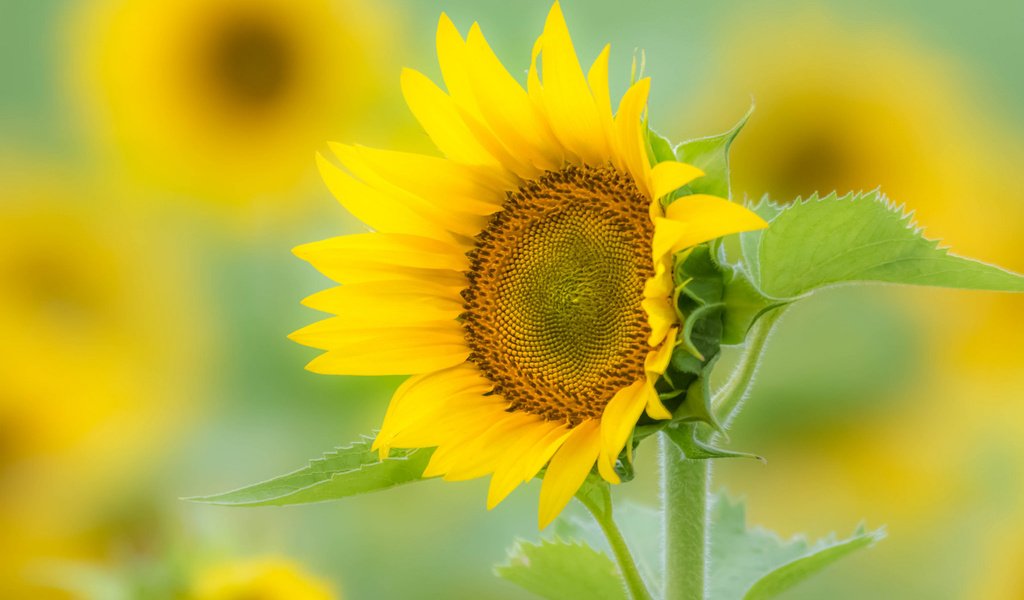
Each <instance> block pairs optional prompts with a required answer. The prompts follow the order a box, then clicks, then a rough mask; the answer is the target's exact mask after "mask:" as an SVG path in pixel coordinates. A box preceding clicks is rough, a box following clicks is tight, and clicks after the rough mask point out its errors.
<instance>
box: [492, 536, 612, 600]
mask: <svg viewBox="0 0 1024 600" xmlns="http://www.w3.org/2000/svg"><path fill="white" fill-rule="evenodd" d="M494 571H495V573H496V574H497V575H498V576H499V577H501V578H502V579H505V580H506V581H510V582H512V583H514V584H516V585H518V586H520V587H522V588H524V589H526V590H527V591H529V592H532V593H534V594H536V595H538V596H540V597H541V598H549V599H550V600H564V599H565V598H588V599H593V600H628V596H627V595H626V586H625V583H624V582H623V580H622V576H621V575H619V571H618V568H616V566H615V563H614V562H613V561H612V559H611V558H610V557H609V556H608V555H607V554H605V553H603V552H598V551H597V550H594V549H593V548H591V547H590V546H588V545H586V544H584V543H582V542H570V541H563V540H560V539H553V540H543V541H541V542H540V543H539V544H533V543H530V542H524V541H519V542H518V543H517V544H516V546H515V547H514V548H513V549H512V551H511V552H510V555H509V561H508V563H507V564H504V565H500V566H498V567H496V568H495V570H494Z"/></svg>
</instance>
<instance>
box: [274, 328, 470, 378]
mask: <svg viewBox="0 0 1024 600" xmlns="http://www.w3.org/2000/svg"><path fill="white" fill-rule="evenodd" d="M429 335H437V336H438V337H437V340H438V342H439V343H440V342H453V343H454V342H458V341H459V339H460V336H462V338H463V339H464V335H465V334H464V333H463V330H462V326H461V325H459V323H458V322H456V321H432V322H429V323H417V324H415V325H391V324H387V325H384V326H382V327H368V326H366V325H364V324H363V323H360V322H359V321H358V320H356V319H352V318H349V317H331V318H329V319H324V320H322V321H317V322H316V323H312V324H310V325H306V326H305V327H303V328H301V329H299V330H298V331H295V332H293V333H291V334H290V335H289V336H288V338H289V339H291V340H292V341H294V342H298V343H299V344H302V345H304V346H311V347H313V348H320V349H321V350H334V349H335V348H338V347H346V348H347V347H352V346H356V345H359V344H364V345H367V346H374V345H379V344H381V343H382V342H381V341H380V340H386V339H388V338H391V337H402V338H403V339H414V338H417V337H418V336H429ZM400 374H401V373H400Z"/></svg>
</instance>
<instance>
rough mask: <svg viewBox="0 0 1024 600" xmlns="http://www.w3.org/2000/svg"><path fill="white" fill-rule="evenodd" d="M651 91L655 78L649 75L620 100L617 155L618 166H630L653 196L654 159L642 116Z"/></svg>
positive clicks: (644, 187)
mask: <svg viewBox="0 0 1024 600" xmlns="http://www.w3.org/2000/svg"><path fill="white" fill-rule="evenodd" d="M650 91H651V80H650V79H648V78H646V77H645V78H643V79H641V80H640V81H637V82H636V83H634V84H633V85H632V86H631V87H630V88H629V89H628V90H626V93H625V94H623V96H622V100H621V101H619V111H618V113H616V115H615V143H616V152H615V157H616V159H617V163H616V166H618V167H619V168H624V169H627V170H628V171H629V172H630V173H631V174H632V175H633V180H634V181H635V182H636V185H637V187H638V188H639V189H640V191H641V192H643V193H644V194H645V195H647V196H648V197H653V196H652V190H651V186H650V173H651V163H650V160H648V158H647V142H646V141H645V138H644V132H643V122H642V120H641V119H642V116H643V112H644V109H645V108H646V106H647V96H648V94H649V93H650Z"/></svg>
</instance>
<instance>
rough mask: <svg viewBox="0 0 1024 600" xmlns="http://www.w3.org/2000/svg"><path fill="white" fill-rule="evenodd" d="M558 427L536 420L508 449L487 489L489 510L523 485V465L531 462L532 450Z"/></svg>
mask: <svg viewBox="0 0 1024 600" xmlns="http://www.w3.org/2000/svg"><path fill="white" fill-rule="evenodd" d="M557 427H558V426H557V424H555V423H552V422H550V421H544V420H542V419H535V420H534V423H533V426H532V427H530V428H529V429H528V430H526V431H525V432H524V433H523V435H521V436H519V439H518V440H516V442H515V443H514V444H513V445H512V446H510V447H509V448H508V450H507V452H506V453H505V455H504V456H503V457H502V458H501V460H500V461H499V462H498V465H497V467H496V468H495V469H494V474H493V475H491V483H490V485H489V486H488V488H487V510H492V509H493V508H494V507H495V506H497V505H498V504H500V503H501V501H502V500H504V499H505V498H506V497H508V495H509V494H511V493H512V490H514V489H516V487H518V486H519V484H520V483H522V479H523V478H522V465H523V464H524V463H525V462H527V461H528V460H529V458H530V454H529V452H530V450H532V449H533V448H534V447H535V446H537V445H538V444H540V443H541V442H543V441H544V440H545V439H547V438H548V437H549V436H550V435H551V434H552V433H554V431H555V430H556V429H557Z"/></svg>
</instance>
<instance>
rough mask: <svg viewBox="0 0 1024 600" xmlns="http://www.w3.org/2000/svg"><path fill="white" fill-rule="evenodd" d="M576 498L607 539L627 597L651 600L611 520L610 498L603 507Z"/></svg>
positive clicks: (581, 498)
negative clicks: (623, 581) (592, 516)
mask: <svg viewBox="0 0 1024 600" xmlns="http://www.w3.org/2000/svg"><path fill="white" fill-rule="evenodd" d="M577 498H579V499H580V501H581V502H583V505H584V506H586V507H587V510H589V511H590V514H592V515H594V520H595V521H597V524H598V525H599V526H600V527H601V531H602V532H604V536H605V538H607V539H608V544H609V545H610V546H611V547H612V554H613V555H615V562H617V563H619V571H621V572H622V578H623V579H624V580H625V582H626V589H627V590H628V591H629V597H630V598H631V599H632V600H652V597H651V593H650V592H649V591H647V586H646V585H645V584H644V580H643V577H641V576H640V570H639V569H637V566H636V561H634V560H633V555H632V553H630V551H629V546H628V545H626V539H625V538H623V537H622V532H621V531H619V527H618V526H617V525H616V524H615V519H613V518H612V507H611V501H610V498H609V499H608V501H607V503H605V505H604V506H599V505H597V504H596V503H595V502H594V501H593V500H592V499H590V498H586V497H584V496H582V495H580V496H577Z"/></svg>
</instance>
